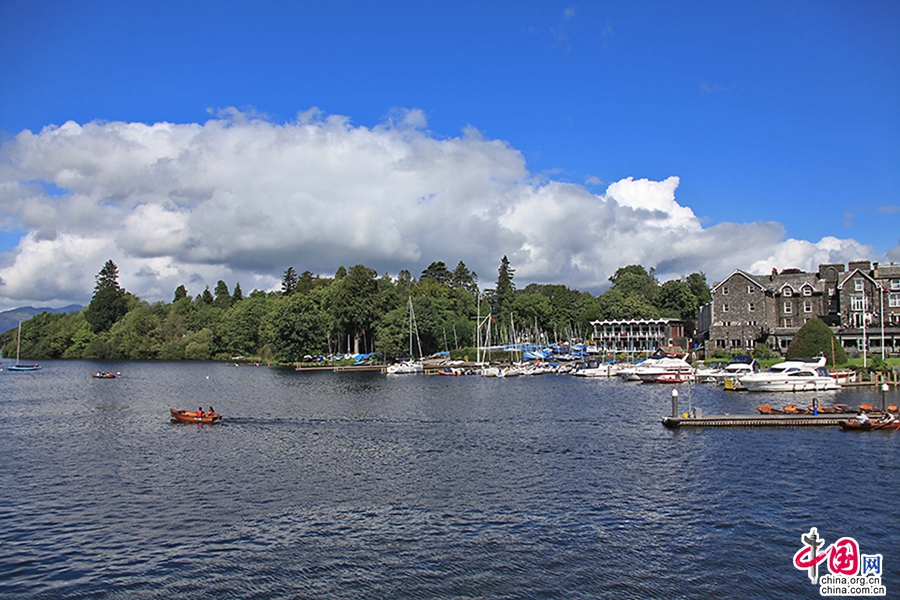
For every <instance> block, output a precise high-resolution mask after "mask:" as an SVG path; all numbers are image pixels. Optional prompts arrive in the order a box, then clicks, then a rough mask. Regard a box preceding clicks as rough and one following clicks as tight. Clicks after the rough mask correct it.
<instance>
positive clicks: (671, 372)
mask: <svg viewBox="0 0 900 600" xmlns="http://www.w3.org/2000/svg"><path fill="white" fill-rule="evenodd" d="M634 374H635V375H637V377H638V379H640V380H641V381H642V382H644V383H653V382H655V381H666V382H670V381H673V380H680V381H684V380H686V379H689V378H691V377H693V375H694V367H692V366H691V365H690V364H689V363H688V362H687V361H685V360H683V359H680V358H660V359H659V360H657V361H655V362H654V363H653V364H650V365H642V366H641V367H638V368H637V369H636V370H635V372H634Z"/></svg>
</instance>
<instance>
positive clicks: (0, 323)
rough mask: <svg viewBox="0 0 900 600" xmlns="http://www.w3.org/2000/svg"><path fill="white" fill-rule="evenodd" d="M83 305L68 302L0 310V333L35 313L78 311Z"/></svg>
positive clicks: (16, 325)
mask: <svg viewBox="0 0 900 600" xmlns="http://www.w3.org/2000/svg"><path fill="white" fill-rule="evenodd" d="M82 308H84V307H83V306H81V305H80V304H70V305H68V306H63V307H61V308H50V307H49V306H45V307H42V308H34V307H32V306H23V307H21V308H14V309H12V310H7V311H6V312H0V333H3V332H5V331H9V330H10V329H12V328H13V327H18V326H19V321H27V320H28V319H30V318H31V317H33V316H35V315H39V314H41V313H42V312H48V313H54V314H55V313H70V312H73V311H79V310H81V309H82Z"/></svg>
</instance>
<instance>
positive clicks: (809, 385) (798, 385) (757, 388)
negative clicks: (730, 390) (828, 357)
mask: <svg viewBox="0 0 900 600" xmlns="http://www.w3.org/2000/svg"><path fill="white" fill-rule="evenodd" d="M739 381H740V383H741V385H743V386H744V387H745V388H747V389H748V390H750V391H751V392H817V391H821V390H836V389H838V387H839V386H838V383H837V381H836V380H835V379H834V378H833V377H832V376H831V375H830V374H829V373H828V369H826V368H825V357H824V356H820V357H818V358H794V359H791V360H786V361H784V362H782V363H778V364H776V365H773V366H771V367H770V368H769V369H768V370H767V371H762V372H761V373H752V374H750V375H746V376H744V377H741V379H740V380H739Z"/></svg>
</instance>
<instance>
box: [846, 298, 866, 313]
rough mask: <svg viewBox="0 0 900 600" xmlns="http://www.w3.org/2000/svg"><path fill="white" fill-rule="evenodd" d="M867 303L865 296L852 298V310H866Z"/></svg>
mask: <svg viewBox="0 0 900 600" xmlns="http://www.w3.org/2000/svg"><path fill="white" fill-rule="evenodd" d="M865 306H866V302H865V297H863V296H850V310H852V311H854V312H861V311H864V310H865Z"/></svg>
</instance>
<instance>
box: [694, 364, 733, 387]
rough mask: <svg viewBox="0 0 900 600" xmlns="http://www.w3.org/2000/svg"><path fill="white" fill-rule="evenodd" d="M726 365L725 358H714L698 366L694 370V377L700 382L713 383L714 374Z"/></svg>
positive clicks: (714, 380) (714, 379)
mask: <svg viewBox="0 0 900 600" xmlns="http://www.w3.org/2000/svg"><path fill="white" fill-rule="evenodd" d="M727 366H728V361H727V360H714V361H712V362H711V363H709V364H706V365H704V366H702V367H698V368H697V370H696V371H695V372H694V377H696V379H697V381H699V382H701V383H715V382H716V381H717V379H716V376H717V375H718V374H719V373H721V372H722V370H723V369H724V368H725V367H727Z"/></svg>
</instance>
